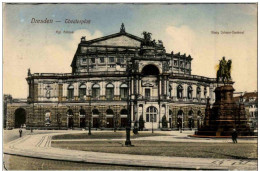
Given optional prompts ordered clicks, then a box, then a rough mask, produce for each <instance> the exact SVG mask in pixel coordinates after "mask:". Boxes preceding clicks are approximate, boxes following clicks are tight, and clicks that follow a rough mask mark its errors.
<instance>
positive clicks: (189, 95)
mask: <svg viewBox="0 0 260 171" xmlns="http://www.w3.org/2000/svg"><path fill="white" fill-rule="evenodd" d="M192 91H193V90H192V87H191V86H189V87H188V99H192Z"/></svg>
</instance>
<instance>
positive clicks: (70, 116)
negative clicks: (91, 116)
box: [67, 109, 74, 129]
mask: <svg viewBox="0 0 260 171" xmlns="http://www.w3.org/2000/svg"><path fill="white" fill-rule="evenodd" d="M67 118H68V128H71V129H72V128H73V124H74V120H73V111H72V110H71V109H69V110H68V111H67Z"/></svg>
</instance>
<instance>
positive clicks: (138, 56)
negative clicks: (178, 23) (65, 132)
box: [7, 24, 216, 129]
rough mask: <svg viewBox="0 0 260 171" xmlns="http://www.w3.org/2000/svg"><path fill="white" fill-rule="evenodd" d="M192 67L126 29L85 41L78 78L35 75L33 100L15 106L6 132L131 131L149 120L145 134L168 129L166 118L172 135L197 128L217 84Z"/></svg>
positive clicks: (76, 62) (186, 58) (75, 69)
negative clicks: (18, 129) (128, 128)
mask: <svg viewBox="0 0 260 171" xmlns="http://www.w3.org/2000/svg"><path fill="white" fill-rule="evenodd" d="M191 63H192V58H191V56H190V55H186V54H180V53H174V52H171V53H167V52H166V50H165V48H164V46H163V42H162V41H160V40H159V41H155V40H152V39H151V34H150V33H148V32H144V33H143V38H140V37H137V36H134V35H132V34H129V33H127V32H126V31H125V27H124V25H123V24H122V26H121V28H120V32H118V33H115V34H112V35H108V36H105V37H101V38H97V39H93V40H89V41H86V39H85V37H82V38H81V41H80V43H79V44H78V48H77V50H76V53H75V55H74V58H73V60H72V63H71V67H72V72H71V73H63V74H60V73H31V71H30V70H28V77H27V78H26V80H27V83H28V98H27V102H26V103H24V102H20V103H19V102H17V103H12V104H8V106H7V109H8V110H7V127H9V128H12V127H19V125H20V124H21V123H22V122H25V124H26V126H27V127H37V128H43V129H48V128H54V129H56V128H62V129H64V128H65V129H67V128H85V127H88V125H89V124H90V125H91V126H92V127H94V128H114V127H117V128H120V127H121V128H124V127H126V125H127V123H128V118H129V119H130V120H131V123H132V124H131V125H132V126H133V125H134V124H135V123H136V125H138V123H139V120H140V118H141V119H142V118H143V120H144V122H145V124H144V127H145V128H146V129H151V128H152V127H153V128H162V125H163V124H162V120H164V121H166V122H167V126H168V128H172V129H176V128H178V127H182V128H192V127H197V126H199V125H198V124H200V123H201V122H202V120H203V116H204V112H205V104H206V98H207V97H209V98H210V101H211V104H212V103H213V102H214V100H215V97H214V89H215V88H216V79H215V78H207V77H203V76H197V75H192V74H191V70H192V69H191V68H192V67H191ZM46 69H47V68H46ZM21 113H22V114H21ZM19 118H20V119H19ZM21 118H23V119H21ZM163 118H164V119H163ZM164 125H165V124H164ZM164 127H165V126H164Z"/></svg>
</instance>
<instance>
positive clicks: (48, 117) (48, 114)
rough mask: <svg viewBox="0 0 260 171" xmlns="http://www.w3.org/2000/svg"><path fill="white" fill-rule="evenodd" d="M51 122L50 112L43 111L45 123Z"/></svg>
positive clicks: (47, 124)
mask: <svg viewBox="0 0 260 171" xmlns="http://www.w3.org/2000/svg"><path fill="white" fill-rule="evenodd" d="M50 124H51V112H50V111H47V112H46V113H45V125H46V126H49V125H50Z"/></svg>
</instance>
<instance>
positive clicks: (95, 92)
mask: <svg viewBox="0 0 260 171" xmlns="http://www.w3.org/2000/svg"><path fill="white" fill-rule="evenodd" d="M99 94H100V86H99V85H98V84H95V85H93V86H92V97H93V98H98V97H99Z"/></svg>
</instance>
